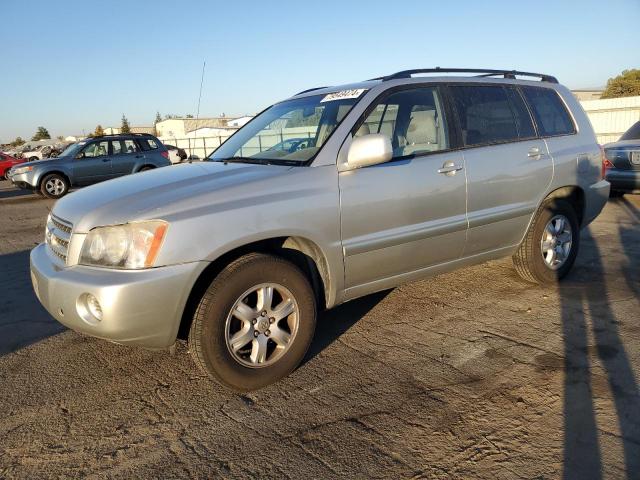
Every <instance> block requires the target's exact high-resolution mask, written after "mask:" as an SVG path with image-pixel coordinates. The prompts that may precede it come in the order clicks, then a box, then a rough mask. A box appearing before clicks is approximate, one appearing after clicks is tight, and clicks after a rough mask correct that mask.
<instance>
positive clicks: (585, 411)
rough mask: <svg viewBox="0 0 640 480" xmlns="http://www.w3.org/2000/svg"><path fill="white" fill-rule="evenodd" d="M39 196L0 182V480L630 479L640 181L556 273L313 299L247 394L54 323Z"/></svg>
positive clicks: (489, 268)
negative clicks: (332, 305) (287, 357)
mask: <svg viewBox="0 0 640 480" xmlns="http://www.w3.org/2000/svg"><path fill="white" fill-rule="evenodd" d="M51 206H52V202H50V201H45V200H43V199H41V198H39V197H37V196H35V195H27V196H20V195H17V194H16V192H14V191H12V190H11V189H8V188H7V187H6V182H2V183H0V412H1V414H0V478H14V477H17V478H45V477H61V476H65V477H67V476H69V477H76V478H77V477H81V476H82V477H84V476H88V477H108V478H134V477H135V478H149V477H158V476H165V477H194V478H203V477H208V478H214V477H238V478H239V477H271V478H302V477H305V478H336V477H341V478H383V477H384V478H487V479H495V478H498V479H501V478H504V479H507V478H508V479H511V478H558V477H560V476H562V475H565V477H566V478H579V479H585V478H600V477H606V478H621V477H624V476H625V473H626V474H628V477H629V478H640V393H639V388H638V372H640V197H638V196H636V197H633V196H626V197H624V198H623V199H620V200H615V201H611V202H609V204H608V205H607V207H606V209H605V211H604V213H603V214H602V215H601V216H600V217H599V218H598V220H597V221H596V222H595V223H594V224H593V225H592V226H591V227H590V228H589V229H587V230H584V231H583V232H582V245H581V250H580V254H579V256H578V260H577V264H576V266H575V268H574V271H573V273H572V274H571V275H570V277H569V278H568V279H567V281H565V282H564V283H562V285H561V286H560V287H559V288H555V287H553V288H551V287H549V288H542V287H537V286H532V285H530V284H528V283H525V282H524V281H522V280H520V279H519V277H517V276H516V274H515V272H514V270H513V269H512V267H511V261H510V259H505V260H501V261H496V262H491V263H488V264H484V265H479V266H477V267H474V268H469V269H466V270H462V271H458V272H455V273H451V274H447V275H442V276H440V277H437V278H433V279H431V280H427V281H423V282H418V283H414V284H411V285H405V286H403V287H401V288H397V289H395V290H393V291H390V292H385V293H382V294H377V295H373V296H369V297H366V298H364V299H361V300H358V301H354V302H352V303H350V304H347V305H344V306H342V307H340V308H337V309H335V310H333V311H330V312H327V313H325V314H323V315H322V316H321V318H320V322H319V332H318V334H317V338H316V341H315V343H314V345H313V347H312V351H311V353H310V354H309V356H308V360H307V361H306V362H305V363H304V365H302V366H301V367H300V368H299V369H298V370H297V371H296V372H295V373H294V374H293V375H292V376H291V377H289V378H287V379H285V380H284V381H282V382H280V383H279V384H277V385H274V386H272V387H269V388H266V389H264V390H262V391H259V392H257V393H253V394H250V395H243V396H241V395H235V394H232V393H229V392H227V391H225V390H223V389H222V388H220V387H219V386H217V385H215V384H212V383H211V382H209V381H208V380H207V379H206V378H205V377H204V376H203V374H201V373H200V372H199V371H198V370H197V369H196V368H195V366H194V364H193V363H192V361H191V359H190V358H189V356H188V353H187V350H186V347H185V346H180V347H179V348H178V350H177V353H176V354H175V355H173V356H172V355H170V354H168V353H164V352H148V351H144V350H141V349H137V348H128V347H122V346H118V345H112V344H109V343H107V342H104V341H100V340H94V339H91V338H86V337H82V336H80V335H78V334H76V333H74V332H71V331H65V330H64V329H63V328H62V327H61V326H59V325H58V324H57V323H55V322H54V321H53V320H52V319H51V318H50V317H49V316H48V315H47V314H46V313H45V311H44V310H43V309H42V308H41V307H40V306H39V304H38V303H37V300H36V298H35V296H34V294H33V293H32V290H31V286H30V283H29V273H28V253H29V250H30V249H31V248H32V247H33V246H34V245H35V244H36V243H38V242H40V241H41V240H42V237H43V231H44V221H45V217H46V213H47V209H49V208H51Z"/></svg>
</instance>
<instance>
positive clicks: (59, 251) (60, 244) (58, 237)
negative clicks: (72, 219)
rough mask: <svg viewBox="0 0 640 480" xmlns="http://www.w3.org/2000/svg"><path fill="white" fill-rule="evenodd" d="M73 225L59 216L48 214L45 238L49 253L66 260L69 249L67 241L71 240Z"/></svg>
mask: <svg viewBox="0 0 640 480" xmlns="http://www.w3.org/2000/svg"><path fill="white" fill-rule="evenodd" d="M72 230H73V225H72V224H70V223H69V222H67V221H65V220H62V219H61V218H58V217H55V216H54V215H49V220H48V221H47V226H46V232H45V240H46V242H47V246H48V247H49V250H50V251H51V253H53V254H54V255H55V256H56V257H58V258H59V259H60V260H62V261H63V262H64V263H66V262H67V252H68V250H69V241H70V240H71V231H72Z"/></svg>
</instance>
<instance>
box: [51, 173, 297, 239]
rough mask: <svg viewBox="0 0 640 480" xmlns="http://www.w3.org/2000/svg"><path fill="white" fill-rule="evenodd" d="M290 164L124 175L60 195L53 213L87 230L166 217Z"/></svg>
mask: <svg viewBox="0 0 640 480" xmlns="http://www.w3.org/2000/svg"><path fill="white" fill-rule="evenodd" d="M296 168H297V169H299V168H306V167H289V166H275V165H254V164H240V163H228V164H224V163H220V162H198V163H189V164H178V165H174V166H169V167H163V168H158V169H154V170H149V171H146V172H143V173H136V174H132V175H127V176H125V177H121V178H118V179H114V180H109V181H106V182H102V183H98V184H96V185H93V186H91V187H86V188H82V189H80V190H77V191H75V192H73V193H70V194H68V195H67V196H65V197H63V198H62V199H60V200H58V201H57V202H56V204H55V205H54V208H53V214H54V215H56V216H57V217H59V218H61V219H63V220H66V221H68V222H71V223H72V224H73V225H74V231H75V232H77V233H86V232H88V231H89V230H90V229H91V228H93V227H96V226H100V225H118V224H122V223H127V222H131V221H138V220H150V219H157V218H163V219H167V220H169V221H171V220H172V218H175V217H176V216H180V215H181V214H184V212H185V211H188V210H190V209H193V208H194V207H196V208H197V207H198V206H202V205H212V204H215V203H220V202H223V201H229V199H230V198H233V196H234V195H238V192H236V191H235V190H234V189H235V188H236V187H237V188H238V191H239V192H241V193H242V194H245V195H248V194H254V195H255V192H259V191H261V188H262V187H260V186H259V185H258V184H260V183H261V182H264V181H265V179H271V178H273V177H275V176H282V175H286V174H287V172H288V171H290V170H291V169H296Z"/></svg>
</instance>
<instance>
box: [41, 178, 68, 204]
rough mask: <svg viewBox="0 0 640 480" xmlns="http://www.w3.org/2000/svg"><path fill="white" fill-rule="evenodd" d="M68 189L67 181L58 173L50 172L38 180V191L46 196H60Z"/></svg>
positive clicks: (55, 197)
mask: <svg viewBox="0 0 640 480" xmlns="http://www.w3.org/2000/svg"><path fill="white" fill-rule="evenodd" d="M68 191H69V181H68V180H67V179H66V178H65V177H63V176H62V175H60V174H58V173H50V174H49V175H45V177H44V178H43V179H42V181H41V182H40V193H41V194H42V195H44V196H45V197H47V198H54V199H57V198H61V197H64V196H65V195H66V194H67V192H68Z"/></svg>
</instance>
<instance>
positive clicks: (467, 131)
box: [449, 85, 535, 146]
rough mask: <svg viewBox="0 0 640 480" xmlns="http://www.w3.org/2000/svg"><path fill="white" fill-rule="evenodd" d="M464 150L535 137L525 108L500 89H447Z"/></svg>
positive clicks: (507, 90)
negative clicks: (458, 122)
mask: <svg viewBox="0 0 640 480" xmlns="http://www.w3.org/2000/svg"><path fill="white" fill-rule="evenodd" d="M449 89H450V91H451V95H452V98H453V103H454V106H455V109H456V112H457V114H458V119H459V121H460V128H461V130H462V140H463V142H464V145H465V146H478V145H488V144H493V143H504V142H511V141H518V140H523V139H526V138H531V137H533V136H535V132H534V130H533V125H532V123H531V118H530V116H529V112H528V111H527V109H526V105H525V104H524V102H523V101H522V98H519V95H518V94H517V92H516V91H513V90H512V89H510V88H505V87H502V86H478V85H454V86H451V87H450V88H449Z"/></svg>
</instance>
